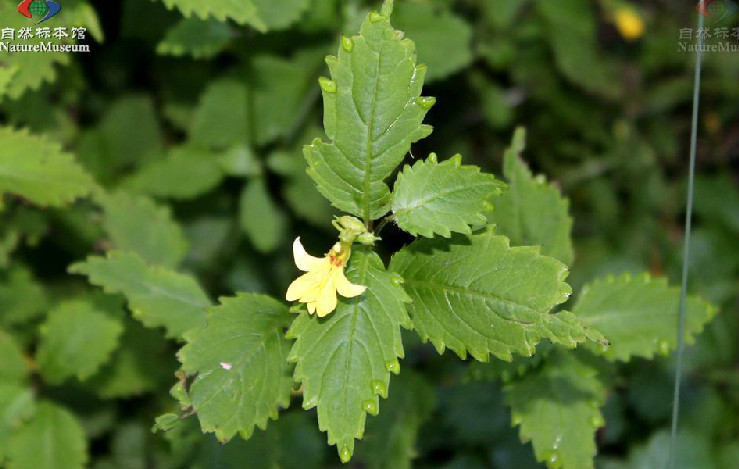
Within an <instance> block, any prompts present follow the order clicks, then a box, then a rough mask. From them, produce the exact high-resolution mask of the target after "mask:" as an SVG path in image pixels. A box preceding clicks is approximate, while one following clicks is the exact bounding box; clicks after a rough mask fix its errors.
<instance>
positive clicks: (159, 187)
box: [122, 146, 223, 200]
mask: <svg viewBox="0 0 739 469" xmlns="http://www.w3.org/2000/svg"><path fill="white" fill-rule="evenodd" d="M217 157H218V155H217V154H215V153H213V152H210V151H206V150H201V149H199V148H196V147H190V146H184V147H179V148H174V149H172V150H170V152H169V154H168V155H167V157H166V158H165V159H163V160H156V161H153V162H151V163H149V164H147V165H145V166H143V167H142V168H141V169H140V170H139V171H138V172H137V173H135V174H133V175H132V176H130V177H129V178H127V179H126V180H125V181H123V183H122V187H123V188H125V189H128V190H131V191H134V192H140V193H142V194H146V195H151V196H154V197H163V198H171V199H180V200H189V199H194V198H195V197H198V196H200V195H203V194H205V193H207V192H209V191H211V190H212V189H214V188H215V187H217V186H218V184H220V183H221V180H222V179H223V170H222V169H221V166H220V164H219V161H218V158H217Z"/></svg>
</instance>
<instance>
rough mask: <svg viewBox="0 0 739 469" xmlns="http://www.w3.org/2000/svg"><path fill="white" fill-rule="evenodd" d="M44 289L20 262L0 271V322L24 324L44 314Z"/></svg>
mask: <svg viewBox="0 0 739 469" xmlns="http://www.w3.org/2000/svg"><path fill="white" fill-rule="evenodd" d="M47 304H48V299H47V295H46V290H45V289H44V288H43V286H42V285H41V284H40V283H38V281H37V280H36V279H35V278H33V275H32V274H31V272H30V271H29V270H28V269H27V268H25V267H24V266H22V265H21V264H14V265H13V267H11V268H10V269H9V270H8V271H6V272H2V273H0V305H2V308H0V323H2V324H9V325H17V324H24V323H27V322H29V321H32V320H34V319H36V318H37V317H39V316H41V315H43V314H44V312H45V309H46V306H47Z"/></svg>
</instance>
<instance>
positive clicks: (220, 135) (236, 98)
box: [189, 78, 250, 150]
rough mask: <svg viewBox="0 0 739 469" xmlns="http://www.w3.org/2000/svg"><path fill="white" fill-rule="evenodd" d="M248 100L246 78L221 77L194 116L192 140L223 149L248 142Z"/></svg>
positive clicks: (210, 88) (203, 97)
mask: <svg viewBox="0 0 739 469" xmlns="http://www.w3.org/2000/svg"><path fill="white" fill-rule="evenodd" d="M248 100H249V90H248V88H247V87H246V83H244V82H243V81H239V80H236V79H233V78H222V79H220V80H216V81H213V82H212V83H210V84H209V85H208V87H207V88H206V89H205V91H204V92H203V94H202V96H201V97H200V101H199V103H198V107H197V108H196V109H195V113H194V114H193V116H192V122H191V124H190V131H189V136H190V140H191V141H192V142H193V143H196V144H200V145H204V146H208V147H212V148H216V149H221V150H225V149H227V148H230V147H232V146H234V145H238V144H246V143H249V121H250V118H249V114H248V109H249V108H248Z"/></svg>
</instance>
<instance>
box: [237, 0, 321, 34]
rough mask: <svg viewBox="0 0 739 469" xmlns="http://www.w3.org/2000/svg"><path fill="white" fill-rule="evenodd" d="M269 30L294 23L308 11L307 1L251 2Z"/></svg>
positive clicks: (254, 0)
mask: <svg viewBox="0 0 739 469" xmlns="http://www.w3.org/2000/svg"><path fill="white" fill-rule="evenodd" d="M251 1H252V2H254V5H256V7H257V11H259V17H260V18H261V20H262V21H263V22H264V24H265V25H266V26H267V29H269V30H276V29H284V28H286V27H288V26H290V25H291V24H293V23H295V22H296V21H297V20H298V19H299V18H300V17H301V16H302V15H303V13H304V12H305V10H307V9H308V7H309V6H310V4H311V2H310V1H309V0H251Z"/></svg>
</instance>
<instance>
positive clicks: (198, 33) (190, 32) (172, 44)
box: [157, 18, 236, 59]
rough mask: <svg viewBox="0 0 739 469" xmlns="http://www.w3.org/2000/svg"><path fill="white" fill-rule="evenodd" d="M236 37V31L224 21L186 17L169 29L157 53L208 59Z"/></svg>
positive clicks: (158, 46) (158, 45)
mask: <svg viewBox="0 0 739 469" xmlns="http://www.w3.org/2000/svg"><path fill="white" fill-rule="evenodd" d="M234 37H236V35H235V34H234V31H233V30H232V29H231V27H230V26H229V25H228V23H224V22H223V21H218V20H214V19H208V20H202V19H200V18H186V19H183V20H181V21H180V22H179V23H177V24H176V25H174V26H172V27H171V28H169V29H168V30H167V32H166V34H165V36H164V39H162V41H161V42H160V43H159V44H157V54H161V55H174V56H177V57H180V56H183V55H190V56H192V57H193V58H195V59H208V58H211V57H214V56H216V55H218V54H219V53H220V52H221V51H223V49H225V47H226V46H227V45H228V43H229V42H230V41H231V40H232V39H233V38H234Z"/></svg>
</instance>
